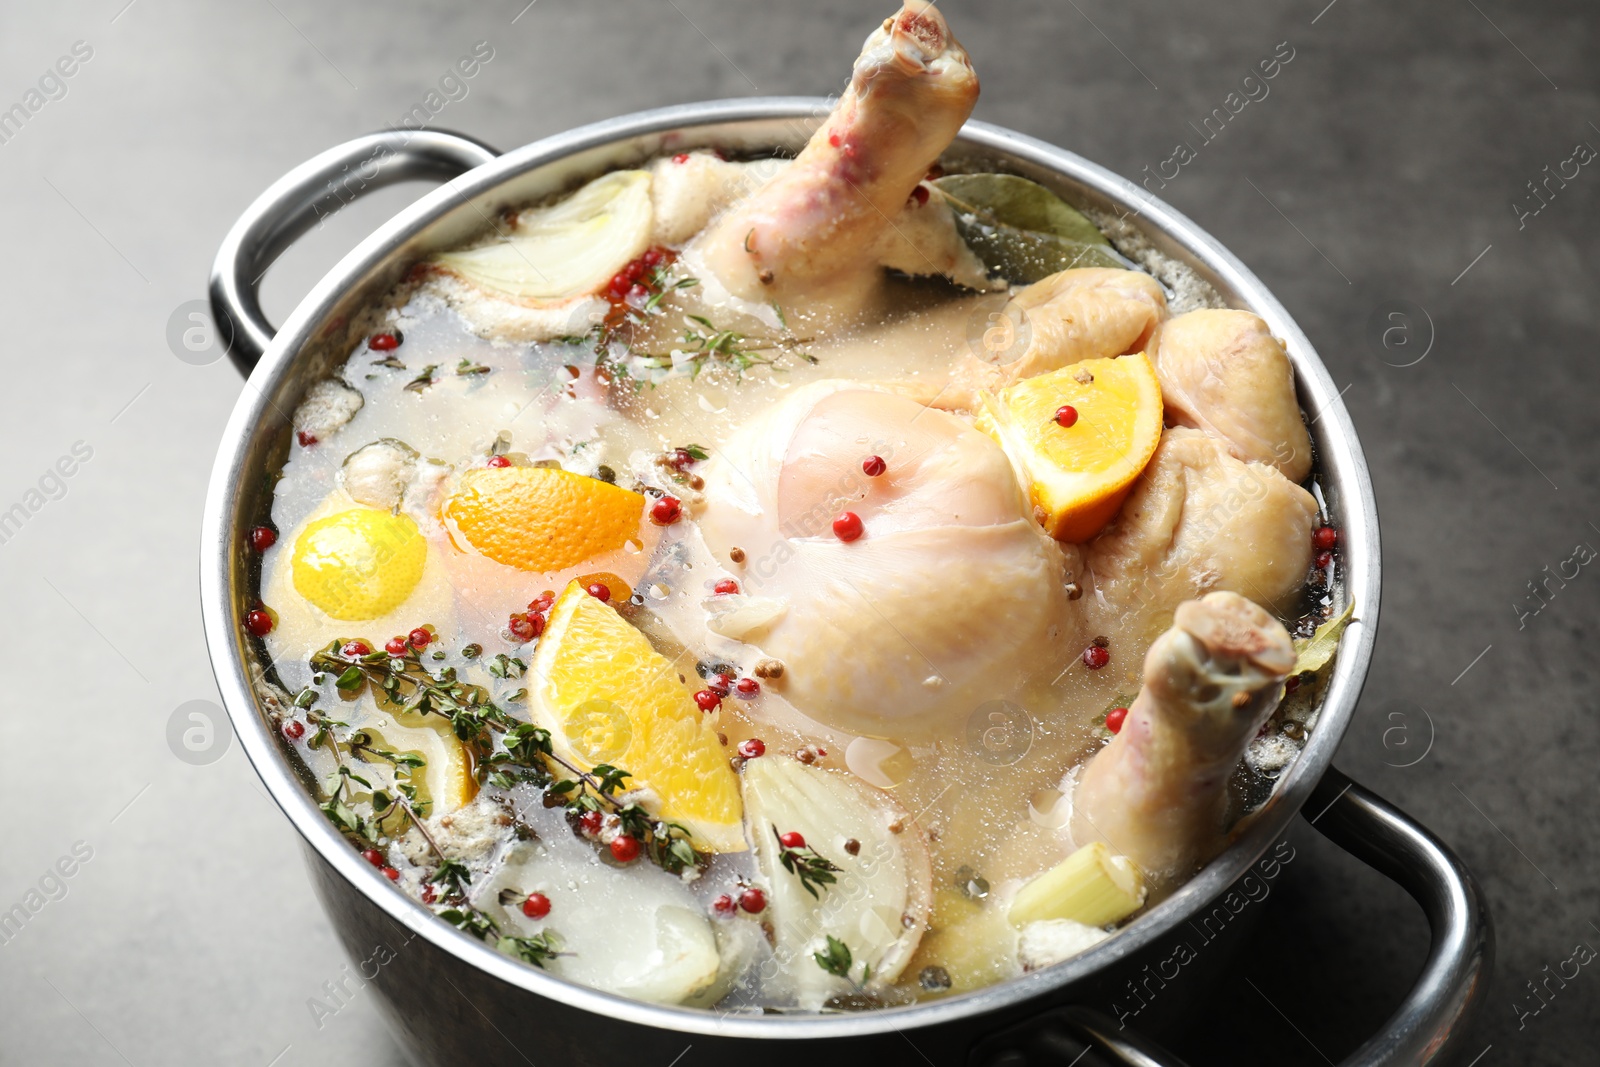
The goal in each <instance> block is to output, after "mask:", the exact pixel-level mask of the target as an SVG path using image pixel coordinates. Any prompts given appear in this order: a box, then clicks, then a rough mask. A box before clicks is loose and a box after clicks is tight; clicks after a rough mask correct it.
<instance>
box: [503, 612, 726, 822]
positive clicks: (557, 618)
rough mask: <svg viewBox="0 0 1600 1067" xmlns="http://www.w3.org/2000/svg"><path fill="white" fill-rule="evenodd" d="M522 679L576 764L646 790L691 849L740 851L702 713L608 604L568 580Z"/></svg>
mask: <svg viewBox="0 0 1600 1067" xmlns="http://www.w3.org/2000/svg"><path fill="white" fill-rule="evenodd" d="M528 676H529V677H530V678H533V679H535V682H534V684H533V685H532V686H530V687H529V696H530V698H531V699H530V702H529V703H530V707H531V708H532V709H533V714H534V717H535V720H536V721H537V722H538V723H539V725H541V726H543V727H544V728H545V729H547V730H549V731H550V737H551V740H552V742H553V744H554V745H555V748H556V751H557V753H559V754H560V755H561V757H562V758H563V759H567V760H570V761H571V762H573V763H576V764H577V765H579V766H581V767H583V768H584V769H585V770H588V769H589V768H592V767H594V766H595V765H596V764H600V763H609V764H611V765H612V766H614V767H620V768H622V769H623V770H626V771H628V772H629V774H631V775H632V777H631V778H629V779H628V780H627V781H626V782H625V783H624V784H625V786H626V787H627V788H629V789H634V788H640V787H643V788H645V789H646V790H647V791H648V792H649V793H650V794H653V795H652V796H650V797H649V798H647V799H646V800H645V801H644V805H645V807H646V808H647V809H648V810H650V811H651V812H652V813H653V814H655V815H657V816H658V817H660V818H662V819H666V820H668V821H669V822H676V823H680V824H682V825H683V826H684V827H685V828H686V829H688V831H689V833H690V835H691V836H690V838H689V843H690V844H691V845H693V846H694V847H695V848H696V849H697V850H699V851H701V852H743V851H744V850H745V848H746V847H747V846H746V844H745V839H744V830H743V819H744V805H743V803H742V802H741V800H740V797H739V779H738V776H737V775H735V774H734V773H733V768H732V767H731V766H729V764H728V756H727V753H726V751H725V750H724V749H723V747H722V742H721V741H719V740H718V739H717V731H716V727H715V725H714V723H713V720H712V717H711V716H709V715H707V714H705V713H704V712H702V711H701V710H700V709H699V708H698V707H696V706H695V702H694V697H693V695H692V692H691V690H690V689H689V687H688V686H687V685H685V684H684V683H683V682H682V681H680V680H679V676H678V668H677V667H676V666H674V665H673V663H672V661H671V660H669V659H667V657H665V656H663V655H661V653H659V652H657V651H656V650H655V649H654V648H653V647H652V646H651V644H650V642H649V640H648V639H647V638H646V637H645V636H644V634H642V633H640V632H639V631H638V630H636V629H634V627H633V626H632V625H631V624H629V622H628V621H627V620H626V619H624V618H623V617H622V616H621V615H619V614H617V611H616V609H615V608H613V607H611V606H610V605H608V604H606V603H603V602H601V601H599V600H597V599H595V598H594V597H592V596H589V595H588V594H587V593H585V592H584V590H583V587H582V586H581V585H579V584H578V583H577V582H572V583H571V584H569V585H568V586H567V588H566V590H565V591H564V592H563V593H562V594H561V596H560V597H559V598H558V599H557V600H556V602H555V604H554V606H552V607H551V609H550V621H549V623H548V625H547V626H546V627H545V631H544V636H543V637H541V638H540V639H539V645H538V649H537V651H536V652H535V653H534V657H533V662H532V664H531V665H530V669H529V671H528Z"/></svg>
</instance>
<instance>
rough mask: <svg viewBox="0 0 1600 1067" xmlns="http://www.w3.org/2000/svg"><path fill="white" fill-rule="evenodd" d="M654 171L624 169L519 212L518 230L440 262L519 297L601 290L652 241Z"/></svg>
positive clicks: (487, 286)
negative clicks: (554, 200)
mask: <svg viewBox="0 0 1600 1067" xmlns="http://www.w3.org/2000/svg"><path fill="white" fill-rule="evenodd" d="M652 222H653V218H652V210H651V206H650V175H649V173H648V172H647V171H642V170H619V171H613V172H611V173H610V174H607V175H605V176H604V177H601V178H596V179H595V180H594V181H592V182H590V183H589V184H588V185H585V186H584V187H583V188H582V189H579V190H578V191H577V192H575V193H573V194H572V195H571V196H569V197H567V198H566V199H565V200H562V201H560V202H559V203H556V204H551V205H550V206H548V207H540V208H530V209H529V210H527V211H524V212H522V213H521V214H520V215H518V216H517V222H516V225H515V227H514V228H513V230H512V233H511V236H510V237H507V238H501V239H498V240H495V241H493V242H491V243H489V244H483V245H479V246H478V247H477V248H469V249H467V250H465V251H462V252H446V253H445V254H443V255H441V256H439V257H437V258H436V259H435V262H436V263H438V264H439V265H440V266H442V267H444V268H445V269H446V270H449V271H451V272H453V273H455V274H457V275H459V276H461V277H462V278H464V279H465V280H467V281H469V282H471V283H473V284H474V285H478V286H481V287H483V288H485V289H491V290H493V291H495V292H497V293H503V294H505V295H506V296H509V297H513V298H515V299H517V300H522V301H529V302H545V301H558V300H566V299H569V298H571V297H575V296H581V295H583V294H585V293H593V292H597V291H598V290H600V289H601V288H602V287H604V286H605V284H606V283H607V282H608V281H609V280H610V279H611V277H612V275H614V274H616V273H617V271H619V270H621V269H622V268H623V267H625V266H627V264H628V263H629V262H630V261H632V260H633V259H635V258H636V257H638V256H639V255H640V253H642V252H644V250H645V249H646V248H647V247H649V244H650V229H651V226H652Z"/></svg>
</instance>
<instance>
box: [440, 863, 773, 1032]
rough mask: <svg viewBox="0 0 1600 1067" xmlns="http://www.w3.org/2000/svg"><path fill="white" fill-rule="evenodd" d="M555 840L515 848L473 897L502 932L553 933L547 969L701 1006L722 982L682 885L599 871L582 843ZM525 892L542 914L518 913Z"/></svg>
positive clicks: (630, 993) (710, 937) (708, 932)
mask: <svg viewBox="0 0 1600 1067" xmlns="http://www.w3.org/2000/svg"><path fill="white" fill-rule="evenodd" d="M554 838H555V835H552V838H551V839H541V840H540V841H539V842H538V843H531V844H519V845H513V846H512V848H511V850H510V852H509V853H508V855H507V856H506V859H505V862H504V863H503V864H501V866H500V867H499V868H498V869H497V870H496V871H495V872H494V873H493V874H492V875H491V876H490V877H489V878H487V879H484V880H483V881H482V884H481V885H478V886H475V887H474V891H473V894H472V899H473V904H474V905H475V906H476V907H478V908H479V909H480V910H482V911H483V912H485V913H486V914H488V915H489V916H490V917H491V918H492V919H494V920H495V922H496V923H497V924H499V926H500V929H501V931H502V932H503V933H506V934H515V935H519V936H530V935H532V934H535V933H539V932H542V931H545V930H549V931H552V932H553V933H554V934H555V937H556V939H557V945H558V948H559V949H560V950H561V952H562V953H564V954H563V955H561V956H557V957H556V958H555V959H553V960H551V961H549V962H548V963H546V964H545V970H547V971H549V972H550V973H552V974H558V975H560V976H562V977H563V978H567V979H570V980H571V981H574V982H577V983H579V984H581V985H586V986H590V987H591V988H594V989H600V990H603V991H605V992H607V993H616V994H618V995H620V996H625V997H632V998H634V999H636V1000H644V1001H649V1002H650V1003H654V1004H682V1003H684V1002H686V1001H694V1002H696V1003H703V1002H704V998H705V997H707V996H708V995H715V989H716V987H718V986H719V985H725V984H726V981H725V979H724V976H723V975H722V969H723V956H724V953H723V951H722V950H721V949H720V948H719V946H718V943H717V936H716V933H715V932H714V931H713V930H712V927H711V923H710V921H709V920H707V918H706V916H705V914H704V913H703V910H702V908H701V906H700V904H699V903H698V902H697V901H696V899H695V897H694V895H693V894H692V893H691V892H690V891H689V888H688V886H687V885H686V884H685V883H684V882H683V880H682V879H680V878H677V877H674V876H673V875H670V874H667V873H666V872H665V871H662V870H660V869H659V868H656V867H654V866H649V865H646V864H636V865H634V866H632V867H629V868H625V869H621V870H619V869H616V868H612V867H607V866H605V865H604V864H602V863H601V862H600V861H599V859H597V858H596V857H595V855H594V850H593V849H592V848H591V847H590V846H589V845H588V844H587V843H584V842H581V841H578V840H577V839H576V838H574V837H572V836H571V835H567V836H566V838H565V839H564V840H556V839H554ZM506 890H509V891H510V892H507V893H506V894H505V896H506V900H507V902H506V903H502V902H501V893H502V891H506ZM532 892H540V893H543V894H545V896H547V897H549V898H550V902H551V909H550V914H549V916H548V918H546V919H529V918H528V917H527V916H525V915H523V913H522V908H521V906H520V901H521V900H522V899H524V898H525V897H526V895H527V894H528V893H532ZM728 955H729V956H730V957H731V958H730V961H729V962H730V963H731V964H734V965H747V964H745V962H744V961H743V960H742V959H741V958H740V957H739V955H738V953H736V952H731V953H729V954H728Z"/></svg>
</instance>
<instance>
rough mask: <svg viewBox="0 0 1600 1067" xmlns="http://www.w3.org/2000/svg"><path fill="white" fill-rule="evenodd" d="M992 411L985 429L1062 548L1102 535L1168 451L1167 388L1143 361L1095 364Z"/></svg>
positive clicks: (1010, 394) (1016, 394)
mask: <svg viewBox="0 0 1600 1067" xmlns="http://www.w3.org/2000/svg"><path fill="white" fill-rule="evenodd" d="M982 401H983V410H982V411H981V412H979V414H978V418H977V425H978V428H979V429H980V430H982V431H984V432H985V433H987V434H988V435H989V436H991V437H993V438H994V439H995V440H996V441H998V442H1000V446H1001V447H1002V448H1004V449H1005V450H1006V455H1008V456H1010V457H1011V463H1012V466H1013V467H1015V468H1016V471H1017V475H1018V477H1019V478H1020V479H1021V480H1022V483H1023V484H1024V485H1025V486H1027V488H1028V496H1029V498H1030V499H1031V500H1032V501H1033V504H1034V507H1035V508H1036V509H1037V512H1036V514H1039V515H1041V522H1042V524H1043V525H1044V528H1045V529H1046V530H1047V531H1049V533H1050V535H1051V536H1053V537H1055V538H1056V539H1058V540H1061V541H1070V542H1074V543H1077V542H1081V541H1087V540H1089V538H1091V537H1093V536H1094V535H1095V534H1097V533H1099V532H1100V529H1101V527H1103V526H1105V524H1106V523H1108V522H1110V521H1111V520H1112V518H1113V517H1115V516H1116V514H1117V509H1118V508H1120V507H1122V501H1123V500H1124V499H1125V498H1126V497H1127V495H1128V492H1129V491H1130V490H1131V489H1132V488H1133V483H1134V480H1135V479H1136V478H1138V477H1139V474H1140V472H1141V471H1143V470H1144V468H1145V465H1146V464H1148V463H1149V462H1150V457H1151V456H1152V455H1153V454H1154V453H1155V450H1156V446H1157V445H1158V444H1160V443H1161V420H1162V408H1161V383H1160V381H1159V380H1158V379H1157V378H1156V372H1155V368H1154V367H1153V366H1151V364H1150V360H1149V359H1148V358H1147V357H1146V356H1145V355H1144V353H1142V352H1141V353H1139V354H1137V355H1132V356H1118V357H1116V358H1114V359H1086V360H1083V361H1082V362H1079V363H1074V364H1072V365H1070V366H1067V367H1062V368H1061V369H1059V370H1054V371H1051V372H1049V373H1048V374H1040V375H1038V376H1036V377H1033V378H1024V379H1023V380H1021V381H1019V382H1017V383H1015V384H1014V385H1010V386H1007V387H1006V388H1005V389H1003V390H1001V391H1000V393H999V394H998V395H994V394H987V393H986V394H984V395H983V397H982Z"/></svg>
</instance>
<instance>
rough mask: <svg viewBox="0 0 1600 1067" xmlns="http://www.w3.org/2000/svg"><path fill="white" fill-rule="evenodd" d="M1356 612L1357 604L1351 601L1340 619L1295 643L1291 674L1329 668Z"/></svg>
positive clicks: (1328, 623) (1320, 627) (1332, 620)
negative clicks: (1346, 628)
mask: <svg viewBox="0 0 1600 1067" xmlns="http://www.w3.org/2000/svg"><path fill="white" fill-rule="evenodd" d="M1355 610H1356V605H1355V602H1354V601H1351V602H1350V603H1348V604H1346V605H1345V606H1344V611H1342V612H1340V613H1339V617H1338V618H1335V619H1329V620H1328V621H1327V622H1325V623H1323V624H1322V625H1321V626H1319V627H1317V632H1316V633H1315V634H1313V635H1312V636H1311V637H1309V638H1303V639H1300V640H1297V641H1295V643H1294V650H1295V653H1296V659H1295V663H1294V670H1293V671H1292V672H1291V673H1293V674H1299V673H1301V672H1302V671H1320V670H1321V669H1322V668H1323V667H1325V666H1327V664H1328V661H1329V660H1331V659H1333V654H1334V653H1335V652H1337V651H1338V650H1339V639H1340V638H1341V637H1343V636H1344V631H1345V627H1347V626H1349V625H1350V623H1351V620H1352V619H1354V617H1355Z"/></svg>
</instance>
